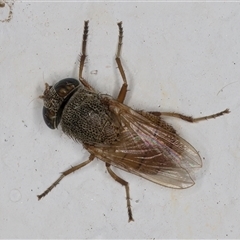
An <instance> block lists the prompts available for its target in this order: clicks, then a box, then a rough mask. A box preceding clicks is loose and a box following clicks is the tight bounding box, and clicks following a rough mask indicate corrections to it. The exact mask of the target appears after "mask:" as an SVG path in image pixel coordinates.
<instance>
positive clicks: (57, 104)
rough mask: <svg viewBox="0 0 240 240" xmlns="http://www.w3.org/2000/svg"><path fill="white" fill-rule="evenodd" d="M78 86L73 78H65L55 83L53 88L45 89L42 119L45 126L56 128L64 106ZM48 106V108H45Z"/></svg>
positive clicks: (77, 82)
mask: <svg viewBox="0 0 240 240" xmlns="http://www.w3.org/2000/svg"><path fill="white" fill-rule="evenodd" d="M78 86H79V81H78V80H76V79H74V78H65V79H63V80H61V81H59V82H57V83H56V84H55V85H54V86H53V87H49V86H48V88H46V90H45V92H44V96H42V98H43V99H44V103H45V104H44V105H45V106H44V107H43V119H44V121H45V123H46V125H47V126H48V127H49V128H51V129H55V128H57V126H58V124H59V123H60V120H61V116H62V111H63V109H64V106H65V105H66V103H67V102H68V100H69V99H70V98H71V96H72V95H73V94H74V92H75V91H76V89H77V87H78ZM46 106H49V107H46Z"/></svg>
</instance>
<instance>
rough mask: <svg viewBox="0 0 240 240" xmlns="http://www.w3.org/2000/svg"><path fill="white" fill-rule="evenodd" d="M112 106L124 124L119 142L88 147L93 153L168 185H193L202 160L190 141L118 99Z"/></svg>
mask: <svg viewBox="0 0 240 240" xmlns="http://www.w3.org/2000/svg"><path fill="white" fill-rule="evenodd" d="M110 109H111V110H112V111H113V112H114V114H116V115H117V116H118V119H119V121H120V123H121V126H122V132H121V134H120V141H118V142H117V143H116V144H114V145H111V146H109V145H108V146H105V145H95V146H94V147H93V146H87V149H88V150H89V151H90V152H91V153H93V154H94V155H95V156H96V157H98V158H99V159H101V160H103V161H105V162H107V163H110V164H111V165H113V166H116V167H118V168H121V169H123V170H125V171H128V172H131V173H133V174H136V175H138V176H141V177H143V178H146V179H148V180H150V181H152V182H155V183H157V184H161V185H164V186H166V187H172V188H187V187H190V186H192V185H193V184H194V181H193V180H192V178H191V176H190V175H189V171H191V169H192V168H196V167H201V165H202V162H201V158H200V156H199V154H198V152H197V151H196V150H195V149H194V148H193V147H192V146H191V145H190V144H189V143H188V142H187V141H185V140H184V139H182V138H181V137H179V136H178V135H176V134H173V133H171V132H168V131H167V130H165V129H163V128H162V127H160V126H158V125H156V124H155V123H153V122H151V121H150V120H148V119H146V118H145V117H143V116H142V115H140V114H138V113H137V112H135V111H134V110H132V109H131V108H129V107H127V106H125V105H123V104H121V103H119V102H117V101H114V100H111V103H110Z"/></svg>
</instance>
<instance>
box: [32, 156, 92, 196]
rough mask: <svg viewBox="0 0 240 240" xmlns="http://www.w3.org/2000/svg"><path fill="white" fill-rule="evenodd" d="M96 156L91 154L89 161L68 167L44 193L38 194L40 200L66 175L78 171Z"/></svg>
mask: <svg viewBox="0 0 240 240" xmlns="http://www.w3.org/2000/svg"><path fill="white" fill-rule="evenodd" d="M94 158H95V156H94V155H92V154H91V155H90V156H89V159H88V160H87V161H85V162H83V163H80V164H78V165H76V166H74V167H71V168H70V169H68V170H67V171H64V172H63V173H62V175H61V176H60V177H59V178H58V179H57V180H56V181H55V182H54V183H53V184H52V185H51V186H50V187H49V188H48V189H47V190H46V191H44V192H43V193H42V194H40V195H38V196H37V197H38V200H40V199H41V198H43V197H45V196H46V195H47V194H48V193H49V192H51V191H52V189H53V188H54V187H56V186H57V185H58V184H59V183H60V181H61V180H62V179H63V178H64V177H66V176H67V175H69V174H70V173H73V172H75V171H77V170H78V169H80V168H82V167H84V166H86V165H87V164H88V163H90V162H91V161H92V160H93V159H94Z"/></svg>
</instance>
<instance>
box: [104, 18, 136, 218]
mask: <svg viewBox="0 0 240 240" xmlns="http://www.w3.org/2000/svg"><path fill="white" fill-rule="evenodd" d="M118 28H119V35H118V47H117V53H116V58H115V60H116V62H117V66H118V69H119V72H120V74H121V76H122V79H123V85H122V87H121V89H120V92H119V93H118V97H117V101H118V102H120V103H123V101H124V99H125V97H126V94H127V87H128V84H127V79H126V75H125V72H124V69H123V66H122V62H121V58H120V55H121V49H122V40H123V27H122V22H119V23H118ZM110 166H111V165H110V164H109V163H106V168H107V171H108V173H109V174H110V175H111V177H112V178H113V179H114V180H115V181H117V182H118V183H120V184H121V185H123V186H124V187H125V190H126V199H127V209H128V221H129V222H131V221H134V219H133V216H132V209H131V203H130V192H129V184H128V182H126V181H125V180H123V179H122V178H120V177H118V176H117V175H116V174H115V173H114V172H113V171H112V169H111V168H110Z"/></svg>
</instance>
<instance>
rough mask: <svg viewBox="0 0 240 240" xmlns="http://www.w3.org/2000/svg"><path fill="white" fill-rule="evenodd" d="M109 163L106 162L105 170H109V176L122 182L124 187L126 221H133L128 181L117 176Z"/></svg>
mask: <svg viewBox="0 0 240 240" xmlns="http://www.w3.org/2000/svg"><path fill="white" fill-rule="evenodd" d="M110 166H111V165H110V164H109V163H106V168H107V171H108V172H109V174H110V175H111V177H112V178H113V179H114V180H115V181H117V182H118V183H120V184H122V185H123V186H124V187H125V189H126V199H127V209H128V221H129V222H131V221H134V219H133V216H132V209H131V203H130V193H129V184H128V182H126V181H125V180H123V179H122V178H120V177H119V176H117V175H116V174H115V173H114V172H113V171H112V169H111V168H110Z"/></svg>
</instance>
